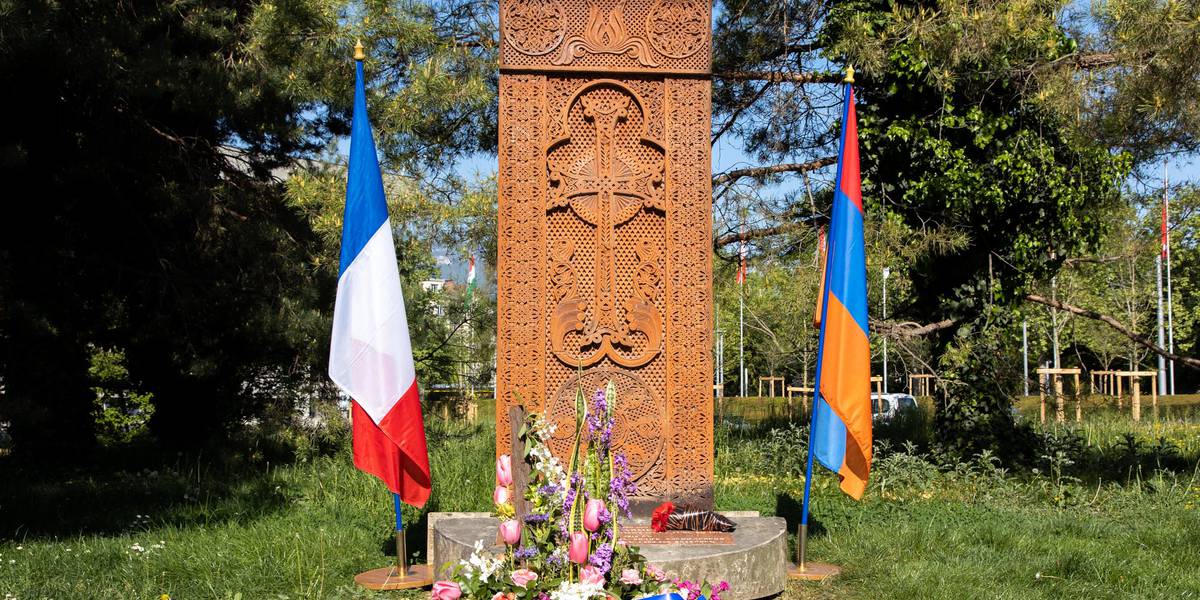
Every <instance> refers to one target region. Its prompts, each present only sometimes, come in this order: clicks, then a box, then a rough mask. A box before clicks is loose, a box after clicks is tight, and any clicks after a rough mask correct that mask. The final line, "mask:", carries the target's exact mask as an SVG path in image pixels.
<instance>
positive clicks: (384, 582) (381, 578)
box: [354, 565, 433, 590]
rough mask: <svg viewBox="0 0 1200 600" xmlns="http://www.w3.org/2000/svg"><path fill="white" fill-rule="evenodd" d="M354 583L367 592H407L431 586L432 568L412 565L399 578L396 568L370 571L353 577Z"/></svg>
mask: <svg viewBox="0 0 1200 600" xmlns="http://www.w3.org/2000/svg"><path fill="white" fill-rule="evenodd" d="M354 583H357V584H358V585H359V586H361V587H364V588H366V589H368V590H408V589H412V588H419V587H428V586H431V585H433V567H431V566H429V565H412V566H410V567H408V571H407V572H406V573H404V574H403V576H401V575H400V574H399V573H397V572H396V567H395V566H391V567H381V568H379V569H371V570H370V571H365V572H363V573H359V574H358V575H355V576H354Z"/></svg>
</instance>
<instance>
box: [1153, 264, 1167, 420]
mask: <svg viewBox="0 0 1200 600" xmlns="http://www.w3.org/2000/svg"><path fill="white" fill-rule="evenodd" d="M1162 259H1163V257H1162V252H1159V253H1158V256H1155V257H1154V267H1155V272H1156V274H1157V275H1158V347H1159V348H1163V347H1165V346H1166V342H1165V341H1164V339H1163V338H1165V337H1166V335H1165V333H1164V332H1163V269H1162V267H1163V260H1162ZM1166 394H1167V359H1165V358H1163V355H1161V354H1159V355H1158V395H1159V396H1165V395H1166Z"/></svg>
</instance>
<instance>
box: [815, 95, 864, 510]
mask: <svg viewBox="0 0 1200 600" xmlns="http://www.w3.org/2000/svg"><path fill="white" fill-rule="evenodd" d="M845 90H846V91H845V103H846V104H845V109H844V111H845V112H844V113H843V119H842V141H841V151H840V152H839V153H838V154H839V156H838V171H837V187H836V188H834V194H833V215H832V219H831V224H830V229H829V241H828V245H829V248H828V253H827V257H826V267H825V275H824V281H825V289H824V290H822V296H823V297H824V306H822V313H823V314H822V318H821V341H820V352H819V354H818V358H817V361H818V362H817V376H818V377H819V378H820V386H819V388H818V390H817V395H816V398H815V400H814V402H813V424H812V433H811V435H810V438H811V440H812V442H811V443H812V445H813V451H814V453H815V455H816V458H817V459H818V460H819V461H820V462H821V464H823V465H825V467H826V468H828V469H830V470H832V471H833V472H835V473H837V474H838V476H839V477H840V478H841V488H842V491H844V492H846V493H847V494H849V495H850V496H852V497H853V498H855V499H860V498H862V495H863V492H864V491H866V488H867V476H868V474H869V473H870V470H871V346H870V341H869V340H868V338H867V263H866V249H865V243H864V239H863V208H862V189H861V179H860V176H859V165H858V123H857V119H856V116H855V110H854V88H853V86H851V85H850V84H846V86H845Z"/></svg>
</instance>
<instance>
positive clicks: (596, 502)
mask: <svg viewBox="0 0 1200 600" xmlns="http://www.w3.org/2000/svg"><path fill="white" fill-rule="evenodd" d="M601 512H604V501H603V500H600V499H598V498H592V499H591V500H588V501H587V504H586V505H584V507H583V528H584V529H586V530H588V531H596V530H597V529H600V513H601Z"/></svg>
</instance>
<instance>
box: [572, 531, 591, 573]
mask: <svg viewBox="0 0 1200 600" xmlns="http://www.w3.org/2000/svg"><path fill="white" fill-rule="evenodd" d="M567 558H570V559H571V562H573V563H575V564H577V565H582V564H583V563H585V562H587V559H588V535H587V534H586V533H584V532H582V531H573V532H571V543H570V544H569V545H568V546H567Z"/></svg>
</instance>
